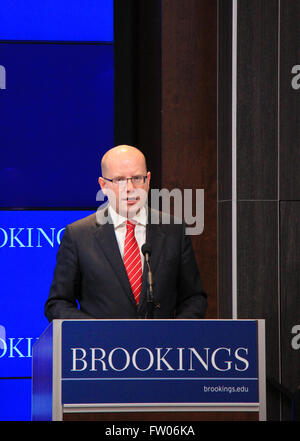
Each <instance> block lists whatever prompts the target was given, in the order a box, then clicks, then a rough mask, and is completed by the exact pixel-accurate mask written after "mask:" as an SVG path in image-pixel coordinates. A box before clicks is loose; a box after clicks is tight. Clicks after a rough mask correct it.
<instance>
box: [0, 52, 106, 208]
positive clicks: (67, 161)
mask: <svg viewBox="0 0 300 441" xmlns="http://www.w3.org/2000/svg"><path fill="white" fill-rule="evenodd" d="M0 64H1V65H3V66H4V67H5V70H6V89H3V90H0V100H1V107H0V145H1V164H0V188H1V189H2V191H1V193H0V206H2V207H13V208H15V207H30V208H31V207H94V206H96V193H97V191H98V190H99V186H98V182H97V180H98V177H99V176H100V160H101V156H102V155H103V153H104V152H105V151H106V150H107V149H109V148H111V147H113V143H114V123H113V120H114V116H113V113H114V104H113V100H114V74H113V69H114V49H113V46H112V45H100V44H6V43H2V44H1V43H0Z"/></svg>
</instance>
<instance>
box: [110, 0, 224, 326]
mask: <svg viewBox="0 0 300 441" xmlns="http://www.w3.org/2000/svg"><path fill="white" fill-rule="evenodd" d="M123 8H124V13H125V14H129V13H130V19H129V21H130V22H131V23H132V27H130V28H127V27H126V26H125V27H121V28H120V27H119V34H118V35H117V36H116V42H115V48H116V55H117V59H118V60H119V61H118V63H121V64H122V65H124V68H125V75H124V73H123V71H122V70H118V69H116V87H117V90H118V89H119V88H122V90H123V91H122V99H120V98H119V97H120V95H118V93H117V91H116V97H117V98H116V99H117V103H116V108H117V109H118V110H117V114H116V120H115V124H116V144H118V143H125V142H126V143H127V142H128V143H132V144H133V145H137V146H139V147H140V148H141V149H142V150H143V151H144V153H145V154H146V156H147V159H148V167H149V169H150V170H151V173H152V180H151V186H152V188H167V189H169V190H172V189H173V188H179V189H182V190H183V189H192V190H193V191H194V194H195V190H196V189H204V191H205V219H204V223H205V225H204V232H203V233H202V234H201V235H199V236H192V241H193V245H194V249H195V253H196V258H197V261H198V264H199V267H200V269H201V275H202V279H203V285H204V288H205V290H206V291H207V293H208V295H209V310H208V314H207V317H210V318H213V317H214V318H215V317H217V314H218V312H217V204H216V199H217V194H216V192H217V89H216V85H217V2H216V1H211V0H210V1H208V0H189V1H188V2H186V1H185V0H175V1H174V0H164V1H160V0H153V1H151V2H149V1H138V2H135V1H125V2H124V1H121V2H119V8H118V9H116V11H119V12H118V14H120V17H121V15H122V14H123V12H122V9H123ZM118 17H119V16H118V15H117V17H116V20H117V22H119V20H120V21H121V22H123V20H121V18H118ZM120 60H121V61H120ZM128 62H129V65H128ZM126 72H127V73H128V72H129V73H130V75H128V76H127V77H126ZM124 91H125V92H124ZM124 93H125V95H126V97H125V100H124ZM124 103H126V104H125V105H124ZM128 109H129V110H130V112H129V115H128ZM132 115H133V117H132ZM128 118H129V121H128ZM124 121H127V122H128V124H124Z"/></svg>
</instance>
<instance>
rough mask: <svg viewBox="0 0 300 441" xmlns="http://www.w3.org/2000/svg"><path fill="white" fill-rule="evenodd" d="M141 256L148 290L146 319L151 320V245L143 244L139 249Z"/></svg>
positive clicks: (157, 306) (152, 304)
mask: <svg viewBox="0 0 300 441" xmlns="http://www.w3.org/2000/svg"><path fill="white" fill-rule="evenodd" d="M141 250H142V253H143V255H144V256H145V260H146V263H147V267H148V284H149V289H148V290H147V314H146V318H153V307H154V296H153V274H152V271H151V267H150V256H151V252H152V248H151V245H150V244H149V243H144V245H143V246H142V248H141ZM155 307H156V308H159V305H155Z"/></svg>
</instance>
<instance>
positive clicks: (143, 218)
mask: <svg viewBox="0 0 300 441" xmlns="http://www.w3.org/2000/svg"><path fill="white" fill-rule="evenodd" d="M108 211H109V214H110V217H111V219H112V221H113V224H114V230H115V235H116V239H117V242H118V245H119V250H120V253H121V256H122V259H123V256H124V243H125V236H126V221H127V218H126V217H124V216H122V215H121V214H119V213H117V212H116V211H115V210H114V209H113V208H112V207H111V205H110V206H109V207H108ZM130 221H132V222H133V223H135V224H136V226H135V229H134V235H135V238H136V241H137V243H138V246H139V249H140V254H141V262H142V269H143V266H144V255H143V253H142V251H141V248H142V245H144V243H145V242H146V224H147V211H146V208H145V207H142V208H141V210H140V211H139V213H138V214H136V215H135V216H134V217H132V218H130Z"/></svg>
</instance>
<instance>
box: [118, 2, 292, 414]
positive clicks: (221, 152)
mask: <svg viewBox="0 0 300 441" xmlns="http://www.w3.org/2000/svg"><path fill="white" fill-rule="evenodd" d="M123 5H124V3H123ZM131 5H132V8H133V9H132V12H133V15H132V17H133V20H134V26H133V28H131V34H130V38H131V43H132V45H131V52H130V53H128V54H127V55H128V57H127V60H130V61H131V64H130V65H129V67H128V64H127V65H125V72H126V71H127V70H128V68H130V69H132V72H133V73H134V75H133V76H132V77H131V78H134V79H135V80H134V83H131V85H130V87H128V88H126V90H127V92H128V93H129V95H130V96H129V98H130V100H127V106H128V103H131V105H132V113H131V114H130V115H135V117H134V118H133V119H132V121H131V122H132V124H131V125H127V129H126V130H127V132H126V133H125V132H123V133H124V135H125V136H122V131H121V132H118V131H117V132H116V133H117V134H118V133H119V135H120V136H119V137H118V138H117V139H118V142H116V143H119V142H125V141H126V140H128V141H126V142H128V143H130V142H131V143H133V144H134V145H139V146H140V148H141V149H142V150H144V152H145V153H146V155H147V157H148V158H149V168H150V169H151V171H152V176H153V179H152V187H154V188H156V187H165V188H168V189H172V188H181V189H184V188H192V189H196V188H203V189H204V190H205V226H204V232H203V233H202V234H201V235H199V236H194V237H193V238H192V240H193V245H194V249H195V252H196V257H197V261H198V263H199V266H200V270H201V273H202V279H203V284H204V287H205V289H206V291H207V292H208V295H209V310H208V314H207V318H215V317H219V318H240V319H242V318H263V319H265V320H266V362H267V414H268V419H270V420H279V419H282V420H285V419H287V420H288V419H291V418H292V416H293V415H292V398H293V394H294V392H295V390H296V387H297V385H298V384H299V383H300V378H299V372H300V369H299V366H300V364H299V350H298V349H297V347H298V346H299V344H298V346H297V341H299V338H298V340H297V332H299V331H297V329H298V328H297V325H298V326H299V288H300V280H299V274H300V267H299V251H298V250H299V246H298V243H299V207H300V204H299V191H300V184H299V171H298V163H299V141H298V139H299V136H298V131H299V127H300V125H299V121H298V120H299V109H298V106H299V100H300V95H299V94H300V90H298V83H297V77H296V73H297V72H298V71H297V70H296V73H294V74H292V73H291V71H292V68H293V66H295V65H297V64H298V63H299V64H300V60H299V46H300V41H299V32H298V29H297V22H298V21H299V18H300V10H299V9H300V6H299V3H298V2H297V1H296V0H286V1H284V0H281V1H279V0H253V1H251V2H250V1H248V0H238V1H235V0H221V1H211V0H188V1H186V0H163V1H158V0H157V1H156V0H153V1H152V2H147V1H139V2H134V1H133V2H131ZM236 7H237V8H236ZM235 8H236V9H235ZM234 11H235V12H236V18H234V16H233V12H234ZM127 13H128V10H127ZM233 31H234V34H233ZM233 35H234V39H233V38H232V36H233ZM123 41H125V40H124V39H123ZM121 48H122V45H121ZM122 53H123V56H124V57H126V53H125V52H124V45H123V51H122ZM124 62H125V58H124ZM232 66H235V67H236V74H234V78H233V73H234V72H233V70H232ZM299 72H300V67H299ZM293 77H296V78H294V83H292V79H293ZM124 78H125V82H126V75H125V77H123V79H121V83H122V81H124ZM298 82H299V87H300V80H299V81H298ZM121 83H120V84H121ZM293 85H294V87H293ZM123 90H124V89H123ZM121 107H122V106H121ZM122 115H124V111H123V110H122V112H120V114H119V116H120V118H119V127H121V126H122ZM126 118H128V116H125V120H126ZM123 122H124V120H123ZM117 126H118V124H117ZM128 127H131V129H132V130H131V132H130V133H129V132H128ZM124 130H125V129H124ZM126 130H125V131H126ZM233 216H234V217H233ZM293 342H294V343H293Z"/></svg>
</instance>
